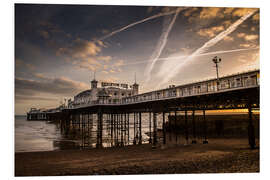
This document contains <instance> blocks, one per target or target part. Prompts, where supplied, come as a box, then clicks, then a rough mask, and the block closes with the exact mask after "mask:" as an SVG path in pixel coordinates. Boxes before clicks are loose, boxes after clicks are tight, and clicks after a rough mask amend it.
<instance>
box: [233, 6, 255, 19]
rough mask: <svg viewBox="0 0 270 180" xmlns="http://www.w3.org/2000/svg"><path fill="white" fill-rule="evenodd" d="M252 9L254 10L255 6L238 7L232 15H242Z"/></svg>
mask: <svg viewBox="0 0 270 180" xmlns="http://www.w3.org/2000/svg"><path fill="white" fill-rule="evenodd" d="M251 11H254V8H238V9H236V10H235V11H234V12H233V13H232V15H233V16H239V17H242V16H244V15H246V14H248V13H250V12H251Z"/></svg>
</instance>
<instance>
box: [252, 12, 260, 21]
mask: <svg viewBox="0 0 270 180" xmlns="http://www.w3.org/2000/svg"><path fill="white" fill-rule="evenodd" d="M252 20H254V21H259V20H260V14H259V13H257V14H255V15H254V16H253V17H252Z"/></svg>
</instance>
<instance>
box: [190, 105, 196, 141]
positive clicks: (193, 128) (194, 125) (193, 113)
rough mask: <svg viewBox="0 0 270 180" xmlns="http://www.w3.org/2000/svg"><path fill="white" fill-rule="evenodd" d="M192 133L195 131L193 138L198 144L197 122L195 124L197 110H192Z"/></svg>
mask: <svg viewBox="0 0 270 180" xmlns="http://www.w3.org/2000/svg"><path fill="white" fill-rule="evenodd" d="M192 131H193V132H192V133H193V139H192V142H191V143H192V144H196V143H197V141H196V124H195V110H193V111H192Z"/></svg>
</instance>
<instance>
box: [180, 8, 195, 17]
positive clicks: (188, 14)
mask: <svg viewBox="0 0 270 180" xmlns="http://www.w3.org/2000/svg"><path fill="white" fill-rule="evenodd" d="M197 10H198V8H189V9H187V10H186V11H185V12H184V13H183V15H184V16H186V17H188V16H192V15H193V13H194V12H195V11H197Z"/></svg>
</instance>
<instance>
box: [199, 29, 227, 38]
mask: <svg viewBox="0 0 270 180" xmlns="http://www.w3.org/2000/svg"><path fill="white" fill-rule="evenodd" d="M223 30H224V27H223V26H214V27H211V28H207V29H200V31H198V32H197V34H199V35H200V36H204V37H214V36H215V35H216V34H217V33H218V32H220V31H223Z"/></svg>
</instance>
